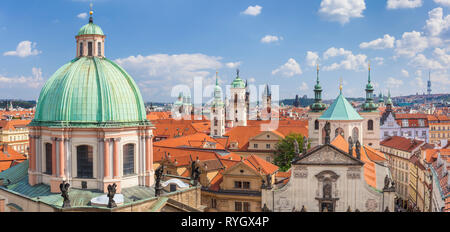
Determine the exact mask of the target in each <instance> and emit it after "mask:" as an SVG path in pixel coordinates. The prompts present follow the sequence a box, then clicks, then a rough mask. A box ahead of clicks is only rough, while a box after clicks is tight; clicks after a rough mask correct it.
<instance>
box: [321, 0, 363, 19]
mask: <svg viewBox="0 0 450 232" xmlns="http://www.w3.org/2000/svg"><path fill="white" fill-rule="evenodd" d="M365 9H366V3H365V2H364V0H322V2H321V3H320V9H319V14H321V15H322V16H323V17H325V18H326V19H328V20H330V21H337V22H339V23H341V24H346V23H348V22H349V21H350V19H351V18H362V17H364V16H363V14H362V13H363V11H364V10H365Z"/></svg>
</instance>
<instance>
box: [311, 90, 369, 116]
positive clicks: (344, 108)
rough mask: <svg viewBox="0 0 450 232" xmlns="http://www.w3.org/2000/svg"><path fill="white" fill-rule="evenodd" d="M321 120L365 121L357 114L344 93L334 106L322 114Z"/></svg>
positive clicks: (335, 101)
mask: <svg viewBox="0 0 450 232" xmlns="http://www.w3.org/2000/svg"><path fill="white" fill-rule="evenodd" d="M319 120H330V121H333V120H336V121H338V120H339V121H342V120H349V121H351V120H363V118H362V117H361V116H360V115H359V114H358V112H356V110H355V109H354V108H353V106H352V105H351V104H350V103H349V102H348V101H347V99H345V97H344V95H342V92H341V93H340V94H339V96H338V97H337V98H336V100H334V102H333V104H331V106H330V107H328V109H327V110H326V111H325V112H324V113H323V114H322V116H321V117H320V118H319Z"/></svg>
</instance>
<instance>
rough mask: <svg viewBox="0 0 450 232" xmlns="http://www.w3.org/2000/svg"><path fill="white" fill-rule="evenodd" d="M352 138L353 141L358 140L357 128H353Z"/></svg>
mask: <svg viewBox="0 0 450 232" xmlns="http://www.w3.org/2000/svg"><path fill="white" fill-rule="evenodd" d="M352 138H353V139H354V140H353V141H356V140H359V130H358V128H357V127H355V128H353V131H352Z"/></svg>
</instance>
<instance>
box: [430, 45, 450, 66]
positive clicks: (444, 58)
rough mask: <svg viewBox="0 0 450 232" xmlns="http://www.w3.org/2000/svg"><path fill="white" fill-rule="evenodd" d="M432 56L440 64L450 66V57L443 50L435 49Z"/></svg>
mask: <svg viewBox="0 0 450 232" xmlns="http://www.w3.org/2000/svg"><path fill="white" fill-rule="evenodd" d="M433 54H434V56H435V57H436V58H437V59H438V60H439V61H440V62H441V63H442V64H445V65H449V64H450V55H449V54H447V51H446V50H445V49H441V48H435V49H434V51H433Z"/></svg>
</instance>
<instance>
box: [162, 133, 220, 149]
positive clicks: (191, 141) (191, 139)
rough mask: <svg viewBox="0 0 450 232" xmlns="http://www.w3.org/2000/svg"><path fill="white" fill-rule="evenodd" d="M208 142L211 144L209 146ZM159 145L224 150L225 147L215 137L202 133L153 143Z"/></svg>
mask: <svg viewBox="0 0 450 232" xmlns="http://www.w3.org/2000/svg"><path fill="white" fill-rule="evenodd" d="M208 144H211V145H212V146H211V147H210V146H209V145H208ZM154 145H155V146H160V147H174V148H175V147H192V148H201V149H217V150H225V147H224V146H223V145H222V144H221V143H219V142H217V141H216V140H215V139H213V138H211V137H210V136H208V135H206V134H204V133H195V134H191V135H186V136H181V137H176V138H170V139H165V140H161V141H157V142H155V143H154Z"/></svg>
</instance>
